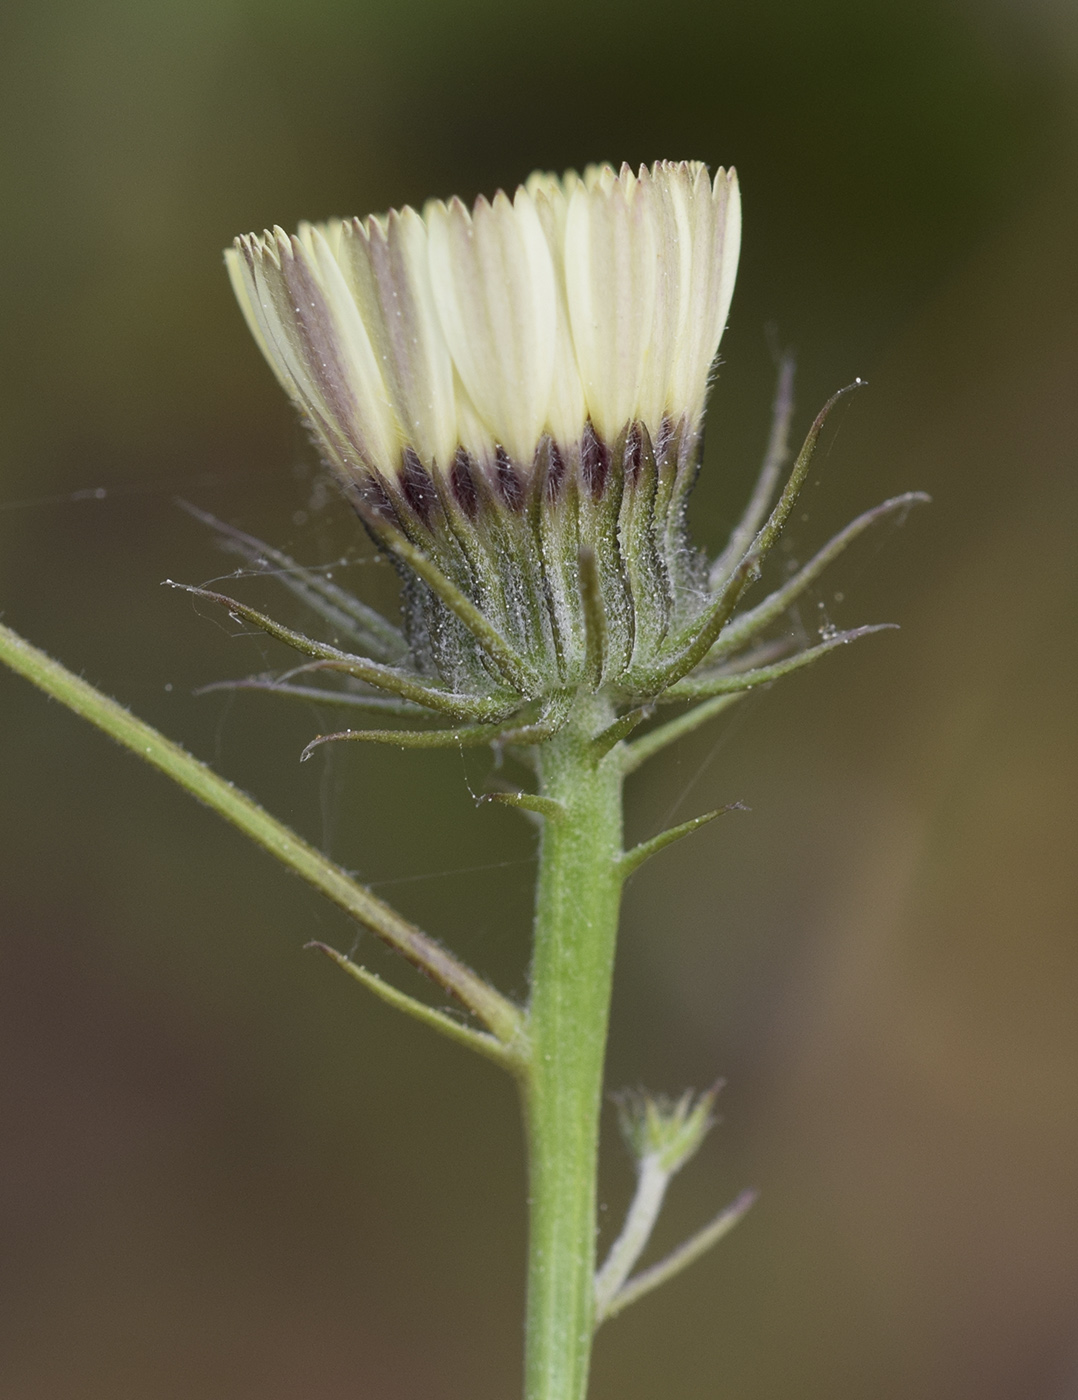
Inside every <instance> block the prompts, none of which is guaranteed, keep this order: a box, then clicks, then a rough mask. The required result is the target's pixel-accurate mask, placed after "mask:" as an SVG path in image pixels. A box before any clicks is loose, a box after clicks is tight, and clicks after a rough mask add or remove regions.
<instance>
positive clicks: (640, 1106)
mask: <svg viewBox="0 0 1078 1400" xmlns="http://www.w3.org/2000/svg"><path fill="white" fill-rule="evenodd" d="M721 1087H722V1085H721V1083H720V1084H716V1085H715V1087H714V1088H713V1089H709V1090H707V1092H706V1093H703V1094H697V1093H696V1092H695V1091H694V1090H692V1089H687V1090H686V1091H685V1093H684V1094H682V1095H681V1097H680V1098H679V1099H671V1098H668V1097H667V1096H666V1095H665V1094H656V1095H652V1094H648V1093H645V1092H643V1091H632V1090H626V1091H625V1092H623V1093H622V1094H620V1095H619V1097H618V1117H619V1120H620V1123H621V1132H622V1136H623V1137H624V1139H625V1142H626V1145H627V1146H628V1148H629V1151H630V1152H631V1153H632V1155H633V1156H634V1157H635V1158H636V1159H637V1162H638V1163H642V1162H644V1161H645V1159H651V1160H653V1161H654V1162H655V1163H656V1165H657V1166H658V1167H659V1168H660V1169H661V1170H662V1171H663V1172H664V1173H665V1174H666V1175H667V1176H668V1177H670V1176H673V1175H674V1173H675V1172H677V1171H680V1169H681V1168H682V1167H683V1166H684V1165H685V1163H686V1162H687V1161H689V1159H690V1158H691V1157H693V1156H694V1155H695V1154H696V1151H697V1149H698V1148H699V1146H700V1144H701V1143H702V1142H703V1140H704V1138H705V1137H706V1136H707V1134H708V1132H709V1131H710V1129H711V1127H712V1125H713V1124H714V1122H715V1116H714V1114H713V1113H712V1109H713V1108H714V1105H715V1099H716V1097H717V1096H718V1092H719V1090H720V1089H721Z"/></svg>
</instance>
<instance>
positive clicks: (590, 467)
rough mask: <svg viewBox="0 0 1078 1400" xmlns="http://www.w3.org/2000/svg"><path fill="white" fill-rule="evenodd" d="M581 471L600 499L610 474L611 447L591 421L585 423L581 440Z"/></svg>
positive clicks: (586, 482) (587, 485)
mask: <svg viewBox="0 0 1078 1400" xmlns="http://www.w3.org/2000/svg"><path fill="white" fill-rule="evenodd" d="M580 471H581V474H582V476H583V478H584V485H585V486H586V487H587V488H588V490H589V491H590V492H591V494H592V497H593V498H594V499H595V500H598V499H599V497H600V496H601V495H602V494H603V488H604V487H605V486H606V479H607V477H608V476H609V475H610V448H609V447H607V445H606V443H605V442H604V441H603V440H602V438H601V437H600V436H599V434H598V433H597V432H596V431H595V428H594V427H593V426H592V424H591V423H590V422H589V423H587V424H585V426H584V436H583V437H582V438H581V440H580Z"/></svg>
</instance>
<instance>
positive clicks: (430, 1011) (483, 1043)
mask: <svg viewBox="0 0 1078 1400" xmlns="http://www.w3.org/2000/svg"><path fill="white" fill-rule="evenodd" d="M306 947H308V948H313V949H316V950H317V951H318V952H320V953H324V954H325V955H326V957H327V958H329V959H330V960H331V961H332V962H335V963H336V964H337V966H338V967H339V968H340V969H341V970H342V971H343V972H347V973H348V975H349V976H350V977H354V978H355V980H356V981H357V982H359V983H360V985H361V986H364V987H366V988H367V990H368V991H370V992H373V993H374V995H375V996H376V997H380V998H381V999H382V1001H384V1002H388V1004H389V1005H390V1006H393V1007H395V1008H396V1009H397V1010H398V1011H403V1012H405V1013H406V1014H407V1015H409V1016H411V1017H413V1018H414V1019H415V1020H416V1021H422V1023H423V1024H424V1025H425V1026H430V1027H431V1028H432V1029H433V1030H436V1031H440V1032H441V1033H442V1035H444V1036H447V1037H448V1038H449V1039H450V1040H455V1041H456V1042H457V1044H458V1045H466V1046H467V1047H468V1049H469V1050H475V1051H476V1052H477V1053H478V1054H480V1055H485V1056H486V1058H487V1059H488V1060H493V1061H494V1063H495V1064H498V1065H501V1067H502V1068H503V1069H507V1070H509V1071H510V1072H511V1073H514V1074H516V1073H520V1072H521V1071H522V1070H523V1069H524V1068H525V1067H526V1065H527V1062H528V1061H527V1055H526V1054H522V1053H521V1046H520V1044H515V1045H507V1044H505V1042H504V1041H501V1040H499V1039H498V1038H497V1037H496V1036H493V1035H489V1034H488V1033H487V1032H486V1031H476V1030H473V1029H472V1028H471V1026H465V1025H463V1024H462V1023H461V1022H460V1021H455V1020H454V1019H453V1017H452V1016H448V1015H447V1014H446V1013H445V1012H444V1011H439V1010H438V1009H437V1007H434V1006H427V1005H426V1004H425V1003H424V1002H421V1001H417V1000H416V999H415V997H410V996H409V995H408V994H407V992H402V991H399V990H398V989H397V988H396V987H394V986H392V984H391V983H389V982H386V981H384V980H383V979H382V978H381V977H379V976H378V974H377V973H376V972H371V971H370V970H369V969H368V968H365V967H363V966H361V965H360V964H359V963H355V962H353V961H352V959H351V958H347V957H345V955H344V954H343V953H338V952H337V950H336V948H331V947H329V945H328V944H326V943H318V942H314V943H308V944H306Z"/></svg>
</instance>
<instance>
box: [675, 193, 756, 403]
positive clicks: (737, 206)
mask: <svg viewBox="0 0 1078 1400" xmlns="http://www.w3.org/2000/svg"><path fill="white" fill-rule="evenodd" d="M690 219H691V227H692V250H693V251H692V273H691V277H692V296H691V306H690V315H689V318H688V322H687V324H686V327H685V332H684V334H683V336H682V338H681V342H680V345H679V348H678V353H677V355H676V357H675V360H674V366H673V373H672V377H671V399H672V402H673V404H674V405H675V407H676V405H678V404H680V405H681V410H682V411H683V412H686V413H688V415H689V416H690V418H691V419H693V420H696V419H698V418H699V417H700V415H701V414H702V413H703V409H704V401H705V399H706V397H707V383H708V376H709V374H710V372H711V366H712V364H713V362H714V359H715V355H716V352H717V350H718V348H719V340H720V339H721V337H722V333H723V330H724V329H725V326H726V318H727V316H728V315H729V311H730V301H731V298H732V296H733V291H734V280H735V278H736V276H737V260H738V252H739V249H740V244H741V202H740V196H739V192H738V185H737V176H736V174H735V173H734V171H732V170H731V171H730V172H726V171H725V170H720V171H718V173H717V174H716V176H715V180H714V182H713V183H712V182H711V181H710V180H708V178H707V174H706V172H705V171H703V170H702V169H701V170H700V171H699V172H698V173H697V176H696V179H695V180H694V182H693V188H692V198H691V204H690Z"/></svg>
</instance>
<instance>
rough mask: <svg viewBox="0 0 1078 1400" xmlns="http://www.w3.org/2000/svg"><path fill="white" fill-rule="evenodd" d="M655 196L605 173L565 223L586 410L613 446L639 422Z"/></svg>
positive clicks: (626, 178)
mask: <svg viewBox="0 0 1078 1400" xmlns="http://www.w3.org/2000/svg"><path fill="white" fill-rule="evenodd" d="M605 170H609V167H606V168H605ZM585 180H587V173H586V174H585ZM649 194H650V191H649V190H648V189H647V188H646V187H644V186H641V185H640V184H639V182H638V181H637V180H636V177H635V176H634V175H633V174H632V172H631V171H627V170H624V169H623V171H622V173H621V174H620V175H619V176H618V177H617V179H614V178H613V172H612V171H611V172H610V178H609V179H608V178H607V177H606V174H605V172H604V171H603V170H600V171H599V172H598V174H597V175H596V177H595V178H594V179H593V181H592V183H591V185H590V187H589V186H588V185H587V184H586V183H585V184H584V185H582V186H578V187H577V188H576V189H575V190H574V191H573V193H572V196H571V197H570V199H569V211H568V216H567V218H566V223H565V281H566V290H567V293H568V302H569V320H570V325H571V327H572V332H573V342H574V345H575V347H576V359H577V364H578V366H579V368H580V377H581V381H582V383H583V386H584V395H585V399H586V401H587V405H588V411H589V413H590V415H591V418H592V421H593V422H594V424H595V426H596V428H597V429H598V431H599V433H600V434H601V435H602V437H603V438H605V439H606V440H607V441H608V442H612V441H613V440H614V439H615V438H616V437H617V435H618V433H619V432H620V431H621V430H622V429H623V428H624V427H625V426H626V424H627V423H629V422H631V421H632V420H633V419H634V418H635V416H636V414H637V411H638V407H639V403H640V396H641V390H642V388H643V380H644V368H645V358H646V354H647V348H648V337H649V336H650V334H651V330H652V322H653V320H654V310H655V284H656V258H657V249H656V244H655V222H656V221H655V219H654V217H653V214H652V210H651V200H650V198H649Z"/></svg>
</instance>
